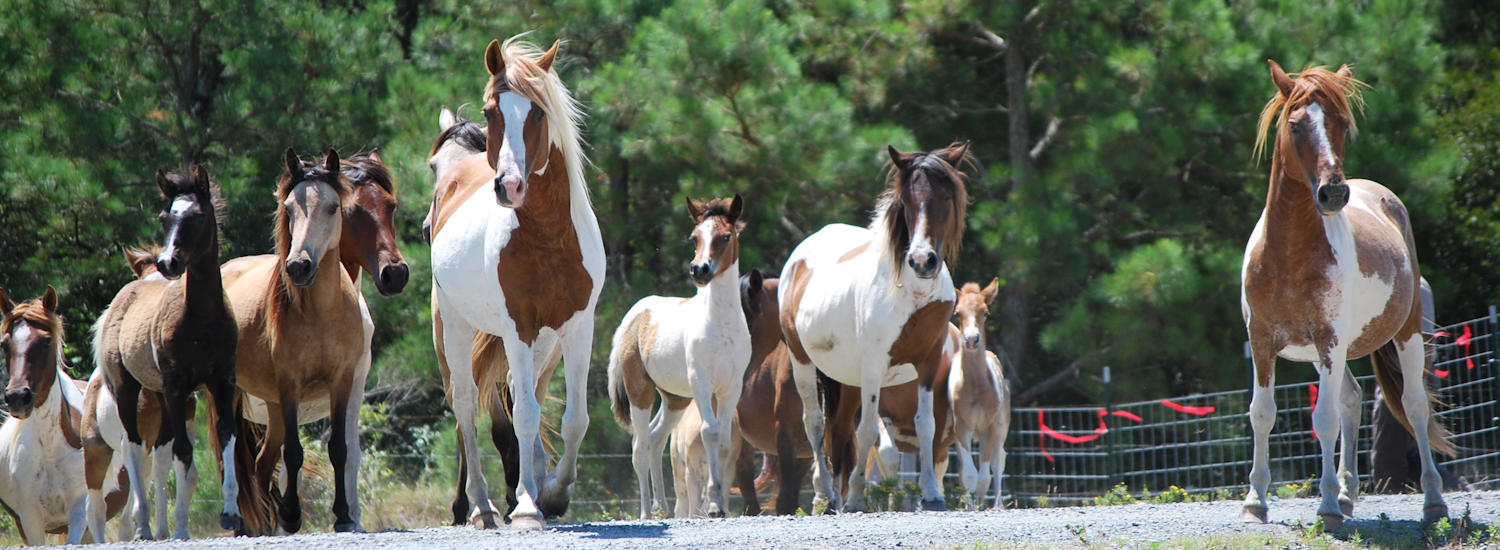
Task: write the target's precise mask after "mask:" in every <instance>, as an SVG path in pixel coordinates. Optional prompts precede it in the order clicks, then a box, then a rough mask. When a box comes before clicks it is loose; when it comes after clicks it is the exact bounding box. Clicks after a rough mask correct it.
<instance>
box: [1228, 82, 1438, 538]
mask: <svg viewBox="0 0 1500 550" xmlns="http://www.w3.org/2000/svg"><path fill="white" fill-rule="evenodd" d="M1270 68H1271V81H1272V82H1273V83H1275V85H1276V90H1277V93H1276V95H1275V96H1274V97H1272V98H1271V100H1270V101H1269V102H1267V103H1266V106H1265V108H1264V109H1263V110H1262V111H1261V114H1260V124H1259V132H1258V133H1257V135H1256V141H1255V152H1256V154H1257V156H1259V153H1260V152H1261V151H1263V150H1264V149H1265V139H1266V134H1267V131H1268V130H1270V128H1271V126H1272V124H1273V123H1274V124H1275V125H1276V130H1275V139H1274V141H1273V142H1272V144H1273V145H1272V153H1271V178H1270V180H1271V181H1270V191H1269V192H1268V193H1267V194H1266V206H1265V210H1264V211H1262V212H1261V216H1260V220H1259V221H1258V222H1256V224H1255V230H1254V231H1253V232H1252V233H1251V234H1250V242H1249V243H1248V244H1247V245H1246V246H1245V259H1244V265H1243V266H1242V270H1241V278H1242V281H1243V283H1242V286H1241V290H1240V304H1241V311H1242V313H1243V314H1244V317H1245V328H1246V329H1247V330H1248V331H1249V333H1250V352H1251V359H1252V361H1253V362H1254V364H1255V383H1254V390H1253V396H1252V398H1251V401H1250V424H1251V427H1252V428H1253V430H1254V432H1255V434H1254V435H1255V447H1254V457H1253V461H1252V462H1253V465H1252V467H1251V470H1250V491H1249V492H1248V493H1247V494H1246V495H1245V505H1244V515H1243V519H1244V520H1246V521H1252V522H1262V523H1264V522H1265V521H1266V490H1267V487H1266V486H1267V484H1268V483H1270V481H1271V475H1270V470H1269V464H1268V463H1269V449H1268V446H1269V442H1268V438H1269V436H1270V433H1271V428H1272V427H1273V426H1274V425H1275V422H1276V402H1275V399H1274V396H1273V394H1272V389H1273V387H1274V384H1275V380H1276V373H1275V368H1276V358H1277V357H1278V356H1279V357H1282V358H1285V359H1289V360H1292V361H1306V362H1311V363H1313V366H1314V368H1315V369H1316V370H1317V372H1318V390H1319V394H1321V395H1325V396H1337V400H1336V402H1337V406H1325V407H1318V408H1317V410H1316V411H1314V412H1313V427H1314V429H1315V430H1317V433H1318V434H1319V436H1320V439H1319V441H1318V442H1319V444H1320V445H1321V447H1322V455H1323V469H1322V472H1321V474H1320V483H1319V488H1320V489H1321V491H1322V503H1321V504H1320V505H1319V506H1318V515H1319V516H1321V517H1322V518H1323V522H1324V525H1326V526H1327V527H1328V528H1329V529H1336V528H1338V527H1340V526H1341V525H1343V521H1344V516H1345V515H1352V514H1353V513H1354V503H1355V501H1356V500H1357V499H1358V497H1359V475H1358V469H1359V461H1358V458H1357V457H1356V455H1355V451H1356V443H1357V438H1358V432H1357V429H1358V427H1359V419H1360V404H1359V403H1360V397H1359V395H1360V388H1359V384H1358V383H1356V382H1355V381H1354V378H1353V376H1352V375H1351V374H1350V373H1349V368H1348V360H1349V359H1354V358H1359V357H1363V356H1366V355H1370V357H1371V361H1370V363H1371V365H1372V366H1373V367H1374V371H1375V379H1376V381H1377V382H1378V383H1379V384H1380V387H1381V389H1382V391H1383V393H1384V394H1385V400H1386V404H1387V405H1389V406H1390V408H1391V411H1392V412H1394V413H1395V414H1396V417H1397V418H1400V419H1402V420H1403V423H1404V424H1405V425H1406V428H1407V429H1408V430H1409V431H1411V433H1412V434H1413V436H1414V437H1415V438H1416V440H1417V445H1418V447H1419V451H1420V454H1421V457H1422V491H1423V493H1425V497H1426V498H1425V504H1424V507H1423V520H1424V521H1425V522H1433V521H1437V520H1438V519H1440V518H1444V517H1446V516H1447V515H1448V506H1447V505H1446V504H1444V503H1443V494H1442V479H1441V478H1440V477H1439V476H1438V473H1437V469H1436V466H1435V464H1434V462H1433V458H1432V451H1433V450H1437V451H1439V452H1445V453H1452V452H1453V450H1454V448H1453V445H1452V444H1451V443H1449V442H1448V441H1447V431H1446V430H1445V429H1444V428H1443V427H1442V426H1441V425H1440V424H1439V423H1438V422H1437V419H1436V418H1435V417H1434V416H1433V414H1432V404H1431V401H1430V398H1429V396H1428V392H1427V386H1426V382H1425V381H1424V380H1425V379H1424V377H1423V368H1424V367H1423V356H1424V345H1425V344H1424V342H1423V339H1422V332H1421V323H1422V298H1421V295H1420V294H1419V293H1418V292H1417V279H1418V277H1419V276H1420V275H1421V272H1420V271H1419V269H1418V267H1417V249H1416V244H1415V242H1414V241H1413V239H1412V230H1411V223H1410V220H1409V218H1408V215H1407V211H1406V207H1405V206H1404V205H1402V203H1401V200H1400V199H1398V198H1396V195H1395V194H1394V193H1391V191H1390V190H1389V189H1386V188H1385V187H1383V186H1381V185H1380V184H1378V183H1375V182H1373V181H1370V180H1363V179H1348V180H1346V179H1344V141H1345V138H1346V134H1347V135H1352V134H1353V133H1354V130H1355V121H1354V108H1355V107H1359V106H1362V105H1363V102H1362V100H1361V97H1360V87H1361V86H1363V83H1361V82H1359V81H1358V80H1355V79H1354V75H1353V73H1352V72H1351V71H1350V70H1349V67H1348V66H1347V65H1345V66H1343V67H1340V68H1339V70H1338V71H1337V72H1330V71H1328V70H1326V69H1323V68H1321V67H1313V68H1310V69H1307V70H1305V71H1302V73H1301V74H1299V75H1297V77H1296V78H1293V77H1292V76H1291V75H1288V74H1287V73H1286V72H1284V71H1282V69H1281V66H1280V65H1277V64H1276V62H1275V61H1270ZM1340 436H1342V441H1343V450H1342V451H1343V452H1342V460H1341V461H1340V463H1339V467H1338V469H1337V470H1335V469H1334V462H1333V454H1334V442H1335V441H1337V440H1339V439H1340Z"/></svg>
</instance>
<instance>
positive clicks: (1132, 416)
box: [1109, 411, 1141, 422]
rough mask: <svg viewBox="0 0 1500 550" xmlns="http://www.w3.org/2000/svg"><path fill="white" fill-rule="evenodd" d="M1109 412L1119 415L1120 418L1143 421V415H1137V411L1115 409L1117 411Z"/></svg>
mask: <svg viewBox="0 0 1500 550" xmlns="http://www.w3.org/2000/svg"><path fill="white" fill-rule="evenodd" d="M1109 414H1112V415H1115V416H1118V417H1120V418H1129V419H1131V420H1134V421H1136V422H1140V421H1141V417H1139V416H1136V414H1135V413H1133V412H1130V411H1115V412H1112V413H1109Z"/></svg>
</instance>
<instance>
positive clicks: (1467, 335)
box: [1453, 323, 1474, 370]
mask: <svg viewBox="0 0 1500 550" xmlns="http://www.w3.org/2000/svg"><path fill="white" fill-rule="evenodd" d="M1453 343H1455V344H1458V347H1461V348H1463V349H1464V360H1465V361H1467V362H1468V363H1469V370H1474V356H1473V355H1471V354H1470V353H1469V345H1470V344H1473V343H1474V332H1473V331H1471V330H1469V325H1468V324H1467V323H1465V324H1464V333H1463V334H1460V335H1459V336H1458V339H1456V340H1454V341H1453Z"/></svg>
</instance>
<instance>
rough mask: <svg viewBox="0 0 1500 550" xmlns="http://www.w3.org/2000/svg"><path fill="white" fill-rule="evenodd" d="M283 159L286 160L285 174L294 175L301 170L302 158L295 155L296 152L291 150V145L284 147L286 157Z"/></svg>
mask: <svg viewBox="0 0 1500 550" xmlns="http://www.w3.org/2000/svg"><path fill="white" fill-rule="evenodd" d="M284 160H286V173H287V174H289V175H293V176H295V175H296V174H297V173H298V172H301V171H302V159H301V158H299V157H298V156H297V152H296V151H293V150H292V148H291V147H287V148H286V158H285V159H284Z"/></svg>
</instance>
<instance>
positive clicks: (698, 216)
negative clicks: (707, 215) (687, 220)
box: [684, 197, 703, 223]
mask: <svg viewBox="0 0 1500 550" xmlns="http://www.w3.org/2000/svg"><path fill="white" fill-rule="evenodd" d="M684 200H686V201H687V210H688V216H691V217H692V218H693V223H698V221H699V220H702V219H703V203H700V202H698V201H695V200H693V198H692V197H684Z"/></svg>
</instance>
